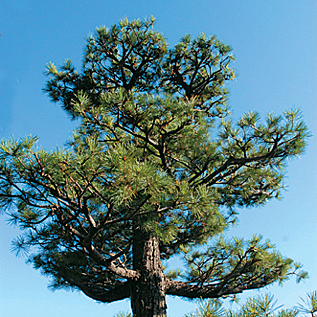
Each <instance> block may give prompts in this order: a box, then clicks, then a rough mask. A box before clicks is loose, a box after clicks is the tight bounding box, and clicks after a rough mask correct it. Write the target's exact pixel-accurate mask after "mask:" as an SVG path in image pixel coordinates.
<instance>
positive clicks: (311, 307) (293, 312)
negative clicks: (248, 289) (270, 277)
mask: <svg viewBox="0 0 317 317" xmlns="http://www.w3.org/2000/svg"><path fill="white" fill-rule="evenodd" d="M316 295H317V292H316V291H314V292H312V293H309V294H307V298H306V299H301V300H302V303H301V304H298V305H297V306H295V308H292V309H281V307H282V306H277V305H276V304H277V301H276V300H274V297H273V296H272V295H264V296H256V297H251V298H248V299H247V300H246V301H245V302H244V303H243V304H241V305H240V308H239V309H238V310H235V311H234V310H232V309H227V308H225V307H223V302H221V301H219V300H207V301H203V302H201V303H200V304H199V307H198V308H197V309H196V310H195V311H194V312H192V313H190V314H187V315H185V317H296V316H298V317H299V316H303V317H304V316H312V317H314V316H316V312H317V300H316V297H317V296H316Z"/></svg>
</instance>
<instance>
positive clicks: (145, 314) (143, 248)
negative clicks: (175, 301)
mask: <svg viewBox="0 0 317 317" xmlns="http://www.w3.org/2000/svg"><path fill="white" fill-rule="evenodd" d="M133 268H134V270H137V271H139V272H140V273H141V277H140V278H139V279H138V280H136V281H134V282H133V283H132V289H131V306H132V311H133V317H154V316H155V317H163V316H166V301H165V276H164V274H163V271H162V265H161V259H160V250H159V242H158V240H157V239H156V238H153V237H151V235H150V234H148V233H144V232H142V231H141V230H138V229H136V230H134V237H133Z"/></svg>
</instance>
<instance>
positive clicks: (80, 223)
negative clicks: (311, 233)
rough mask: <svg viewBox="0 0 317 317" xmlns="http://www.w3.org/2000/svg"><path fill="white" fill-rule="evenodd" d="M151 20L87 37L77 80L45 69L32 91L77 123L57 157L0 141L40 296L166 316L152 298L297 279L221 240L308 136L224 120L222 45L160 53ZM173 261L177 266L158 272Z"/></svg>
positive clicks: (260, 252)
mask: <svg viewBox="0 0 317 317" xmlns="http://www.w3.org/2000/svg"><path fill="white" fill-rule="evenodd" d="M153 24H154V19H151V20H145V21H140V20H135V21H132V22H129V21H127V20H123V21H121V22H120V23H119V24H118V25H114V26H112V27H111V28H109V29H106V28H99V29H97V31H96V33H95V35H94V36H91V37H89V38H88V40H87V45H86V50H85V55H84V60H83V67H82V70H81V72H77V71H76V70H75V69H74V67H73V65H72V63H71V62H70V61H67V62H66V63H65V64H64V65H63V66H62V67H61V68H60V69H57V68H56V67H55V66H54V64H50V65H49V66H48V71H47V74H48V82H47V85H46V88H45V91H46V92H47V93H48V94H49V96H50V97H51V99H52V100H53V101H55V102H60V103H61V104H62V106H63V108H64V109H65V111H66V112H67V113H68V114H69V115H70V117H71V118H72V119H75V120H78V122H79V124H78V128H77V129H76V130H75V131H74V134H73V137H72V139H71V140H70V141H69V142H68V143H67V146H66V148H65V149H57V150H55V151H51V152H48V151H45V150H43V149H37V148H35V143H36V141H37V138H36V137H28V138H25V139H20V140H18V141H15V140H4V141H2V143H1V149H0V158H1V162H0V204H1V208H2V210H7V211H8V212H9V213H10V214H11V220H12V222H14V223H15V224H17V225H18V226H19V227H20V228H21V229H22V230H23V234H22V235H21V236H20V237H18V238H17V239H16V241H15V242H16V247H17V249H18V250H26V251H29V249H30V254H29V260H30V262H32V263H33V264H34V266H35V268H38V269H40V270H41V272H42V273H43V274H46V275H48V276H50V277H51V278H52V286H53V287H54V288H74V289H79V290H81V291H82V292H84V293H85V294H86V295H87V296H89V297H91V298H93V299H95V300H97V301H100V302H106V303H109V302H113V301H118V300H121V299H124V298H131V306H132V311H133V316H142V317H150V316H164V315H166V302H165V297H166V295H176V296H182V297H186V298H199V297H200V298H219V297H223V296H226V295H230V294H236V293H240V292H242V291H244V290H248V289H256V288H261V287H263V286H266V285H268V284H270V283H273V282H275V281H278V280H279V281H283V280H285V279H287V278H288V276H289V275H290V274H297V276H298V277H299V278H301V277H303V275H304V273H301V271H299V266H298V265H297V264H295V263H294V262H293V261H292V260H291V259H288V258H284V257H282V256H281V255H280V253H279V252H277V251H276V250H275V249H274V248H273V246H272V245H270V243H269V242H262V241H261V238H260V237H254V238H253V239H251V240H250V241H243V240H241V239H237V238H235V239H233V240H232V241H227V240H225V239H224V238H221V233H223V232H224V230H226V229H228V228H229V227H230V226H231V225H232V223H233V222H234V221H235V218H236V213H235V209H236V207H242V206H248V207H252V206H258V205H262V204H264V203H266V202H267V201H268V200H270V199H271V198H274V197H277V196H278V194H279V192H280V190H281V189H282V188H283V178H284V170H285V163H286V160H287V159H288V158H291V157H294V156H296V155H298V154H300V153H302V152H303V150H304V147H305V140H306V138H307V136H308V132H307V128H306V126H305V124H304V123H303V122H302V121H301V119H300V116H299V112H298V111H296V110H295V111H287V112H285V113H284V115H273V114H269V115H268V116H267V118H266V119H265V120H263V122H262V121H261V120H260V118H259V114H258V113H256V112H252V113H247V114H245V115H244V116H243V117H242V118H241V119H240V120H239V121H238V122H237V123H233V122H232V121H231V120H230V118H229V111H228V106H227V94H228V92H227V90H226V89H225V82H226V81H229V80H232V79H233V78H234V72H233V70H232V68H230V62H231V61H232V60H233V57H232V55H230V52H231V48H230V47H229V46H226V45H224V44H223V43H221V42H220V41H219V40H218V39H216V38H215V37H206V36H205V35H201V36H199V37H197V38H196V39H191V37H190V36H189V35H186V36H185V37H183V38H182V39H181V40H180V42H179V43H178V44H176V45H175V46H174V47H173V48H168V46H167V44H166V41H165V39H164V37H163V36H162V35H161V34H160V33H158V32H157V31H155V30H154V28H153ZM173 255H174V256H175V255H178V256H184V259H185V263H186V267H185V268H180V270H176V271H172V272H167V270H166V269H164V268H163V266H162V263H161V261H162V260H163V259H164V260H165V261H168V260H169V259H170V258H171V257H172V256H173Z"/></svg>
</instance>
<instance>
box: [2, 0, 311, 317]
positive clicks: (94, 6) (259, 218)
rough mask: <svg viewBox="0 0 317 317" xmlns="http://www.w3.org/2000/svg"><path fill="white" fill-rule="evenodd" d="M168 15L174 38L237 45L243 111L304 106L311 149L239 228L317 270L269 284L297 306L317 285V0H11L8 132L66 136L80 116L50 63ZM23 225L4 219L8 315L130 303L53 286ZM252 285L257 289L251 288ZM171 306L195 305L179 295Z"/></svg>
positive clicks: (6, 26) (6, 44) (238, 110)
mask: <svg viewBox="0 0 317 317" xmlns="http://www.w3.org/2000/svg"><path fill="white" fill-rule="evenodd" d="M151 15H153V16H155V17H156V18H157V29H158V30H160V31H161V32H162V33H164V35H165V36H166V37H167V39H168V42H169V43H171V44H174V43H176V42H177V41H178V39H179V38H180V37H182V36H183V35H184V34H186V33H191V34H193V35H195V36H196V35H198V34H199V33H201V32H205V33H207V34H215V35H216V36H217V37H218V38H220V39H221V40H222V41H223V42H225V43H226V44H230V45H231V46H232V47H233V49H234V51H233V52H234V55H235V57H236V62H235V64H234V67H235V68H236V70H237V73H238V77H237V79H236V81H235V82H233V83H232V84H231V85H230V90H231V97H230V105H231V107H232V111H233V116H234V118H238V117H239V116H240V115H241V114H242V113H244V112H246V111H249V110H257V111H259V112H261V113H262V114H265V113H267V112H271V111H273V112H275V113H281V112H283V110H285V109H288V108H292V107H299V108H301V110H302V112H303V117H304V119H305V121H306V123H307V125H308V126H309V128H310V130H311V132H312V133H313V135H314V136H313V137H312V138H311V139H310V141H309V145H308V147H307V153H306V154H305V155H303V156H302V157H300V158H299V159H296V160H293V161H291V162H290V164H289V168H288V178H287V179H286V183H287V185H288V190H287V191H286V192H284V195H283V196H284V198H283V200H282V201H272V202H270V203H268V204H267V205H266V206H265V207H263V208H257V209H255V210H254V209H253V210H252V209H248V210H242V211H241V215H240V223H239V224H238V226H236V227H235V228H234V230H232V234H235V235H238V236H240V237H245V238H249V237H251V236H252V235H253V234H255V233H261V234H263V236H264V237H265V238H270V239H271V241H272V242H273V243H274V244H276V246H277V248H278V249H279V250H280V251H281V252H282V253H283V254H284V255H286V256H288V257H291V258H293V259H295V260H298V261H300V262H301V263H302V264H303V265H304V268H305V269H306V270H307V271H308V272H309V275H310V279H309V280H307V281H306V282H303V283H301V284H296V283H295V281H294V280H291V281H289V282H286V283H285V285H284V286H283V287H278V286H273V287H269V288H268V291H270V292H272V293H273V294H275V297H276V299H278V300H279V303H280V304H283V303H284V304H285V305H286V306H291V305H293V304H295V303H296V302H297V300H298V299H299V296H304V295H305V293H306V292H309V291H313V290H315V289H317V267H316V263H317V252H316V251H317V216H316V206H317V199H316V196H317V185H316V183H317V178H316V176H317V168H316V166H317V164H316V157H317V148H316V136H317V127H316V123H317V111H316V109H317V107H316V105H317V103H316V102H317V98H316V97H317V89H316V88H317V76H316V71H317V36H316V34H317V33H316V26H317V2H316V0H301V1H299V0H278V1H276V0H265V1H264V0H262V1H261V0H253V1H252V0H248V1H247V0H221V1H220V0H218V1H216V0H201V1H195V0H168V1H167V0H160V1H157V0H156V1H152V0H147V1H141V0H136V1H127V0H113V1H109V0H103V1H100V0H90V1H83V0H76V1H75V0H54V1H48V0H41V1H40V0H38V1H35V0H1V2H0V33H1V37H0V114H1V115H0V138H1V139H2V138H9V137H11V136H12V135H14V136H15V137H16V138H17V137H20V136H25V135H30V134H32V135H37V136H39V137H40V142H39V144H40V146H42V147H44V148H47V149H52V148H54V147H56V146H57V145H63V144H64V142H65V140H66V139H67V138H68V137H69V135H70V133H71V131H72V129H73V127H74V124H75V123H73V122H70V121H69V120H68V119H67V116H66V115H65V113H64V112H63V111H62V110H61V109H60V108H59V106H58V105H54V104H51V103H50V102H49V99H48V97H47V96H45V94H44V93H43V92H42V90H41V89H42V88H43V87H44V84H45V76H44V75H43V72H44V70H45V65H46V64H47V63H48V62H50V61H52V62H55V63H56V64H57V65H59V64H61V63H63V62H64V61H65V59H66V58H71V59H72V60H73V62H74V64H75V65H77V67H78V68H80V62H81V58H82V52H83V46H84V44H85V38H86V36H87V35H89V34H91V33H93V32H94V30H95V28H96V27H98V26H102V25H105V26H110V25H111V24H113V23H117V22H118V21H119V20H120V19H121V18H123V17H127V18H129V19H134V18H142V19H143V18H145V17H150V16H151ZM17 234H18V230H17V229H15V228H13V227H10V226H8V225H7V224H6V220H5V216H2V217H0V238H1V240H0V241H1V242H0V315H1V316H6V317H16V316H24V317H31V316H32V317H42V316H45V317H53V316H59V317H64V316H65V317H66V316H76V317H84V316H94V317H98V316H113V315H114V314H115V313H116V312H118V311H120V310H128V309H129V302H128V301H123V302H119V303H115V304H108V305H107V304H98V303H96V302H94V301H93V300H90V299H89V298H87V297H86V296H85V295H82V294H80V293H78V292H65V291H56V292H54V293H52V292H51V291H49V290H48V289H47V285H48V280H47V279H46V278H45V277H43V276H41V275H40V273H39V272H38V271H35V270H34V269H33V268H32V267H31V266H30V265H27V264H25V258H23V257H16V256H15V254H14V253H12V252H11V251H10V248H11V240H12V239H13V238H14V237H15V236H16V235H17ZM251 294H252V293H251V292H250V293H248V294H247V295H251ZM168 306H169V310H168V312H169V316H171V317H179V316H183V315H184V314H185V313H186V312H189V311H190V310H192V309H193V308H194V307H195V305H194V304H193V303H190V302H188V301H183V300H181V299H178V298H171V299H168Z"/></svg>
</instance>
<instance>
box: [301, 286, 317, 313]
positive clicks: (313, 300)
mask: <svg viewBox="0 0 317 317" xmlns="http://www.w3.org/2000/svg"><path fill="white" fill-rule="evenodd" d="M301 301H302V302H301V303H300V304H298V306H297V309H298V311H299V312H301V313H304V314H309V315H310V316H312V317H315V316H317V291H314V292H311V293H308V294H307V297H306V298H301Z"/></svg>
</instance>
